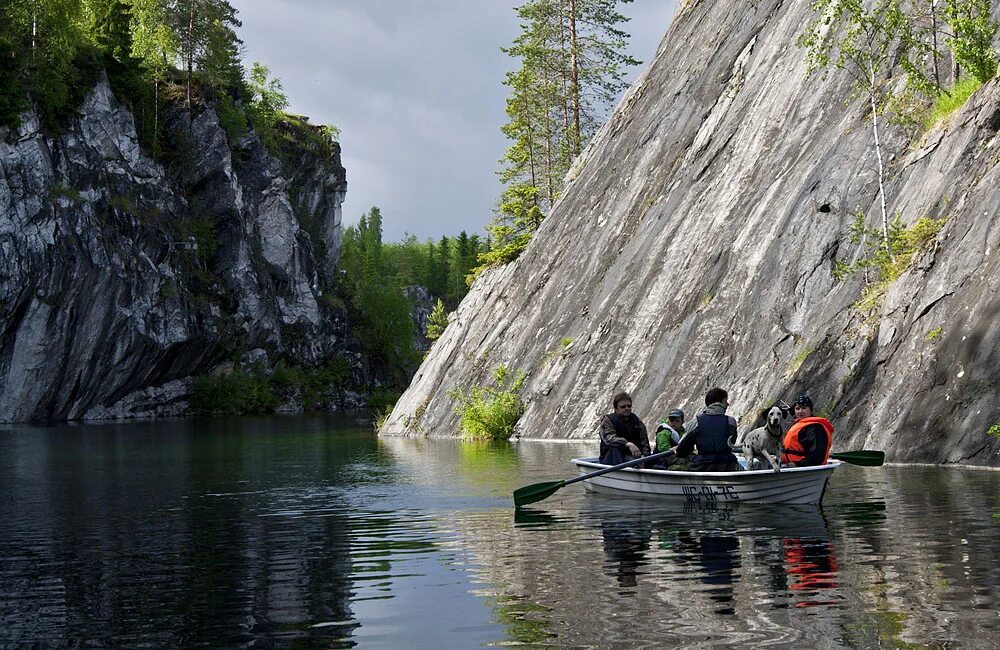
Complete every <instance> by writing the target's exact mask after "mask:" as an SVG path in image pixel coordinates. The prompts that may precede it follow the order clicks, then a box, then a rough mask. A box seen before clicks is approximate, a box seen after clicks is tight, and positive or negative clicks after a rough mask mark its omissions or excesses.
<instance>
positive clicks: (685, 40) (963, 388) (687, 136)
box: [382, 0, 1000, 465]
mask: <svg viewBox="0 0 1000 650" xmlns="http://www.w3.org/2000/svg"><path fill="white" fill-rule="evenodd" d="M808 12H809V3H805V2H788V1H782V0H759V1H754V2H750V1H744V2H694V3H689V4H688V6H687V8H686V9H685V10H684V11H683V12H682V13H681V15H679V16H678V18H677V19H676V20H675V21H674V23H673V24H672V25H671V27H670V30H669V31H668V33H667V36H666V37H665V39H664V41H663V42H662V44H661V46H660V49H659V52H658V53H657V56H656V57H655V60H654V61H653V62H652V63H651V65H650V66H649V68H648V69H647V70H646V72H645V73H644V74H643V75H642V77H641V78H640V79H639V80H638V81H637V82H636V83H635V84H634V85H633V87H632V88H631V89H630V90H629V92H628V93H627V94H626V96H625V97H624V98H623V100H622V101H621V103H620V104H619V106H618V107H617V109H616V110H615V112H614V114H613V115H612V116H611V118H610V120H609V121H608V123H607V124H606V125H605V126H604V127H603V128H602V130H601V131H600V132H599V133H598V135H597V136H596V137H595V139H594V140H593V142H592V143H591V145H590V147H589V148H588V150H587V152H586V153H585V154H584V156H583V157H582V158H581V160H580V161H579V162H578V165H577V166H576V168H575V169H574V170H573V171H572V172H571V175H570V179H569V182H568V186H567V189H566V191H565V193H564V194H563V196H562V198H561V199H560V201H559V202H558V203H557V205H556V206H555V207H554V208H553V210H552V214H551V216H550V217H549V218H548V219H547V220H546V221H545V222H544V224H543V225H542V227H541V229H540V230H539V231H538V233H537V234H536V236H535V239H534V240H533V241H532V243H531V245H530V246H529V248H528V249H527V250H526V251H525V253H524V254H523V255H522V256H521V257H520V258H519V259H518V260H517V261H516V262H514V263H513V264H510V265H508V266H507V267H505V268H503V269H501V270H498V271H494V272H491V273H488V274H485V275H484V276H483V277H481V278H480V279H479V280H478V281H477V283H476V284H475V286H474V287H473V289H472V291H471V292H470V294H469V295H468V297H467V298H466V299H465V301H464V302H463V303H462V304H461V306H460V307H459V309H458V311H457V313H456V314H455V315H454V316H453V317H452V319H451V324H450V325H449V326H448V328H447V330H446V331H445V334H444V336H443V337H442V338H441V339H440V340H439V341H438V342H437V343H436V344H435V345H434V347H433V349H432V351H431V353H430V355H429V356H428V357H427V359H426V360H425V361H424V363H423V365H422V366H421V368H420V370H419V371H418V373H417V375H416V377H415V378H414V380H413V383H412V384H411V386H410V388H409V389H408V390H407V392H406V393H405V394H404V395H403V397H402V399H401V400H400V401H399V402H398V403H397V405H396V408H395V409H394V411H393V413H392V416H391V417H390V419H389V420H388V422H387V423H386V425H385V427H384V428H383V430H382V433H383V434H409V435H420V434H430V435H443V436H448V435H456V434H457V416H456V415H455V414H454V413H453V411H452V409H453V406H454V404H453V402H452V400H451V399H450V398H449V397H447V395H446V391H447V390H448V389H450V388H452V387H455V386H469V385H471V384H474V383H486V381H487V380H488V375H489V373H490V372H491V371H492V369H493V368H494V367H496V366H497V365H498V364H501V363H504V364H507V365H508V366H509V367H514V368H521V369H524V370H526V371H528V372H529V373H530V376H529V380H528V382H527V384H526V387H525V396H526V398H527V399H528V406H527V411H526V413H525V414H524V416H523V417H522V418H521V421H520V422H519V424H518V429H517V431H516V434H515V435H519V436H521V437H523V438H590V437H595V436H596V421H597V418H598V416H599V414H600V413H602V412H606V411H607V410H609V407H610V405H609V403H608V402H609V400H610V397H611V395H612V394H613V393H614V392H615V391H617V390H619V389H624V390H628V391H631V392H632V394H633V397H634V399H635V404H636V407H637V410H638V412H639V413H640V415H643V416H645V417H646V419H647V421H648V420H652V419H654V418H656V417H659V416H662V415H663V414H665V413H666V411H667V410H668V409H669V408H671V407H675V406H680V407H684V408H685V410H687V411H689V412H691V411H694V410H695V409H696V408H698V407H700V406H701V405H702V404H703V402H702V397H703V395H704V392H705V389H706V387H708V386H710V385H721V386H724V387H727V388H728V389H729V390H730V401H731V403H732V405H733V406H732V408H731V411H730V412H731V413H732V414H733V415H735V416H736V417H737V418H739V419H740V420H741V422H742V423H744V424H748V423H749V422H750V420H752V419H753V417H754V416H755V415H756V411H757V409H759V408H760V407H762V406H763V405H765V404H767V403H769V402H770V401H772V400H774V399H775V398H777V397H779V396H781V397H785V398H786V399H790V398H793V397H794V396H795V394H797V393H799V392H801V391H803V390H808V392H809V393H810V394H811V395H812V397H813V398H814V400H815V402H816V404H817V409H818V410H821V411H823V412H825V413H827V414H829V416H830V417H831V419H832V420H833V421H834V422H835V424H836V427H837V433H836V440H835V447H836V448H838V449H849V448H855V447H870V448H881V449H885V450H886V452H887V454H888V458H889V459H890V460H895V461H930V462H965V463H978V464H989V465H998V464H1000V455H998V454H1000V451H998V450H1000V440H998V439H997V438H994V437H991V436H989V435H987V430H988V429H989V427H990V426H991V425H993V424H994V423H997V422H1000V404H998V401H997V398H996V389H995V387H996V385H997V384H998V382H1000V319H998V318H997V316H998V315H1000V295H998V293H997V280H998V279H1000V268H998V265H1000V262H998V256H997V254H996V251H997V248H998V246H1000V221H998V220H997V218H996V215H997V210H998V208H1000V182H998V181H1000V167H998V166H997V163H998V161H1000V138H998V137H997V132H998V129H1000V84H998V82H997V81H996V80H994V81H992V82H990V83H988V84H987V85H985V86H984V87H982V88H981V89H980V90H979V91H978V92H977V93H976V94H975V95H973V97H972V98H971V99H970V101H969V102H968V103H967V104H966V106H965V107H964V108H963V109H962V110H961V111H960V112H959V113H958V114H957V115H955V116H953V117H952V118H951V119H950V120H949V121H948V122H947V123H945V124H943V125H941V126H939V127H938V128H937V129H936V130H934V131H933V132H932V133H930V134H929V135H928V136H927V137H926V138H925V139H924V140H923V141H922V143H921V144H920V145H918V146H916V147H911V146H910V143H909V142H907V141H905V140H904V139H902V138H901V137H899V136H898V135H896V136H893V135H890V137H889V138H888V140H887V142H885V143H884V144H885V146H886V147H887V151H888V152H889V170H888V187H887V192H888V200H889V211H890V214H897V213H898V214H899V215H900V217H901V219H902V221H903V223H905V224H912V223H914V222H915V221H916V220H917V219H918V218H920V217H932V218H938V219H941V218H943V219H946V220H947V221H946V222H945V224H944V226H943V228H942V230H941V231H940V232H939V233H938V235H937V241H936V244H935V245H934V246H932V247H931V248H930V249H929V250H927V251H926V252H925V253H923V254H922V255H921V256H919V259H917V260H916V262H915V264H913V266H912V267H911V268H910V269H909V270H908V271H906V272H905V273H904V274H903V275H902V277H900V278H899V279H897V280H896V281H894V282H893V283H892V284H891V285H890V287H889V290H888V292H887V294H886V295H885V297H884V298H883V299H882V301H881V303H880V305H879V310H878V312H877V314H876V315H875V316H874V317H873V316H871V315H866V314H865V313H863V312H861V311H859V310H857V309H854V308H852V304H854V303H855V302H856V301H857V300H858V298H859V296H860V294H861V291H862V280H861V278H860V277H858V276H850V277H848V278H846V279H838V278H837V276H836V275H835V273H834V268H835V262H836V260H838V259H841V260H847V261H850V260H851V259H853V258H854V256H856V255H857V254H859V250H858V247H857V245H856V244H853V243H851V241H850V240H849V237H848V231H849V227H850V225H851V222H852V220H853V215H854V213H855V212H856V211H858V210H862V211H865V212H866V213H867V214H869V215H872V219H873V224H874V219H875V218H876V217H875V215H876V214H877V211H878V204H877V201H878V199H877V180H876V176H875V172H874V170H875V160H874V155H875V152H874V148H873V147H872V144H871V130H870V126H869V125H868V124H867V123H866V121H865V114H864V106H863V105H862V104H861V102H855V101H848V100H847V98H848V97H849V95H850V87H849V85H850V81H849V79H848V78H847V76H846V75H839V74H832V75H830V76H829V77H828V78H827V79H825V80H821V79H818V78H807V76H806V69H805V56H804V53H803V52H802V50H801V49H800V48H798V47H797V46H796V44H795V43H796V40H797V37H798V35H799V32H800V30H801V29H802V26H803V25H804V24H806V22H807V20H808V19H809V14H808ZM564 339H571V340H572V343H571V344H569V345H568V346H563V344H562V343H561V342H562V341H563V340H564Z"/></svg>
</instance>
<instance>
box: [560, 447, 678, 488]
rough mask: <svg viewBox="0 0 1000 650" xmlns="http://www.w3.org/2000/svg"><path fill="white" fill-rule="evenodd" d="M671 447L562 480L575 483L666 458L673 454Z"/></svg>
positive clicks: (565, 482) (564, 482) (566, 482)
mask: <svg viewBox="0 0 1000 650" xmlns="http://www.w3.org/2000/svg"><path fill="white" fill-rule="evenodd" d="M674 453H675V452H674V450H673V449H668V450H666V451H661V452H660V453H658V454H650V455H649V456H643V457H642V458H634V459H632V460H630V461H626V462H624V463H622V464H620V465H615V466H614V467H605V468H604V469H602V470H598V471H596V472H591V473H590V474H582V475H580V476H577V477H576V478H571V479H569V480H568V481H563V485H569V484H571V483H576V482H577V481H583V480H586V479H588V478H594V477H596V476H601V475H602V474H607V473H608V472H614V471H617V470H620V469H625V468H626V467H632V466H633V465H642V464H643V463H648V462H649V461H651V460H657V459H659V458H667V457H668V456H673V455H674Z"/></svg>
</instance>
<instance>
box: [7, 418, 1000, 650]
mask: <svg viewBox="0 0 1000 650" xmlns="http://www.w3.org/2000/svg"><path fill="white" fill-rule="evenodd" d="M595 446H596V443H594V444H589V445H569V444H542V443H527V444H526V443H522V444H518V445H506V444H505V445H500V446H483V445H474V444H467V443H460V442H458V441H428V440H399V439H389V440H378V439H376V438H375V437H374V435H373V434H372V433H371V432H370V431H368V430H366V429H365V428H364V427H362V426H359V425H357V424H355V423H353V422H351V421H347V420H343V419H337V418H333V417H324V416H313V417H308V416H301V417H300V416H294V417H273V418H263V419H227V420H208V421H196V420H188V421H176V422H157V423H139V424H127V425H91V426H62V427H55V428H30V427H7V428H5V429H3V430H0V646H3V647H9V646H16V647H21V646H28V647H32V646H35V647H50V646H54V647H66V646H70V647H82V646H86V647H105V646H115V647H122V646H129V647H137V646H142V647H156V648H160V647H192V646H213V647H219V646H222V647H243V646H251V645H252V646H254V647H276V646H280V647H288V646H295V647H335V648H336V647H343V648H346V647H353V646H359V647H361V648H475V647H481V646H512V645H522V646H528V647H540V646H553V647H574V648H596V647H622V648H626V647H627V648H638V647H649V648H659V647H675V646H684V647H694V648H719V647H733V648H761V647H781V648H786V647H787V648H802V647H813V648H841V647H847V648H876V647H878V648H925V647H930V648H977V649H978V648H1000V613H998V606H1000V598H998V592H1000V565H998V557H1000V472H989V471H973V470H960V469H944V468H931V467H882V468H860V467H851V466H845V467H843V468H841V469H839V470H837V472H836V474H835V475H834V477H833V479H832V480H831V484H830V486H829V489H828V491H827V495H826V499H825V501H824V504H823V506H822V507H789V506H784V507H780V508H772V507H761V506H755V507H749V506H746V505H744V506H743V507H741V508H733V507H728V508H727V507H726V506H725V505H722V504H720V505H719V506H718V509H714V510H713V509H708V510H705V509H690V508H689V509H685V508H684V507H683V506H680V505H677V506H666V505H662V504H657V503H656V502H650V501H642V500H635V499H614V498H608V497H598V496H593V495H585V494H584V493H583V490H582V488H581V487H580V486H579V485H573V486H570V487H568V488H565V489H564V490H561V491H560V492H558V493H556V495H555V496H553V497H551V498H549V499H547V500H546V501H543V502H541V503H538V504H536V505H535V508H534V509H532V510H529V511H527V512H525V513H523V514H521V515H519V516H517V517H515V515H514V512H513V507H512V503H511V496H510V495H511V492H512V491H513V490H514V489H515V488H517V487H520V486H523V485H526V484H529V483H534V482H538V481H545V480H553V479H557V478H569V477H572V476H574V475H575V470H574V468H573V467H572V466H571V465H570V464H569V463H568V460H569V458H571V457H572V456H574V455H590V453H592V451H593V447H595Z"/></svg>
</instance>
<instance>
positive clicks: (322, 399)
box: [161, 287, 351, 414]
mask: <svg viewBox="0 0 1000 650" xmlns="http://www.w3.org/2000/svg"><path fill="white" fill-rule="evenodd" d="M175 292H176V290H175V289H172V288H170V287H165V288H164V289H163V290H162V291H161V293H162V294H163V295H164V296H165V297H166V296H168V295H173V293H175ZM350 376H351V367H350V364H349V363H348V362H347V361H346V360H345V359H343V358H341V357H334V358H332V359H329V360H328V361H327V362H326V363H324V364H321V365H318V366H304V365H292V366H289V365H286V364H285V362H284V361H279V362H278V363H277V365H276V366H275V368H274V370H273V371H272V372H270V374H268V373H266V372H265V371H264V370H263V369H261V368H258V369H255V370H253V371H251V372H245V371H243V370H234V371H232V372H229V373H226V374H221V375H208V376H205V377H200V378H198V379H197V380H196V381H195V383H194V386H193V387H192V389H191V396H190V400H191V408H192V409H194V411H195V412H197V413H202V414H236V413H242V414H259V413H272V412H273V411H274V409H275V408H277V407H278V406H279V405H281V404H285V403H287V402H289V401H295V402H297V403H298V405H299V406H300V407H302V408H303V409H328V408H329V407H330V406H331V403H330V399H329V398H330V393H331V391H337V390H340V389H342V388H344V387H345V386H346V385H347V382H348V381H349V379H350Z"/></svg>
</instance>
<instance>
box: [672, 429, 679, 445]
mask: <svg viewBox="0 0 1000 650" xmlns="http://www.w3.org/2000/svg"><path fill="white" fill-rule="evenodd" d="M680 441H681V434H680V432H679V431H677V430H675V429H670V446H671V447H673V446H674V445H676V444H678V443H679V442H680Z"/></svg>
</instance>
